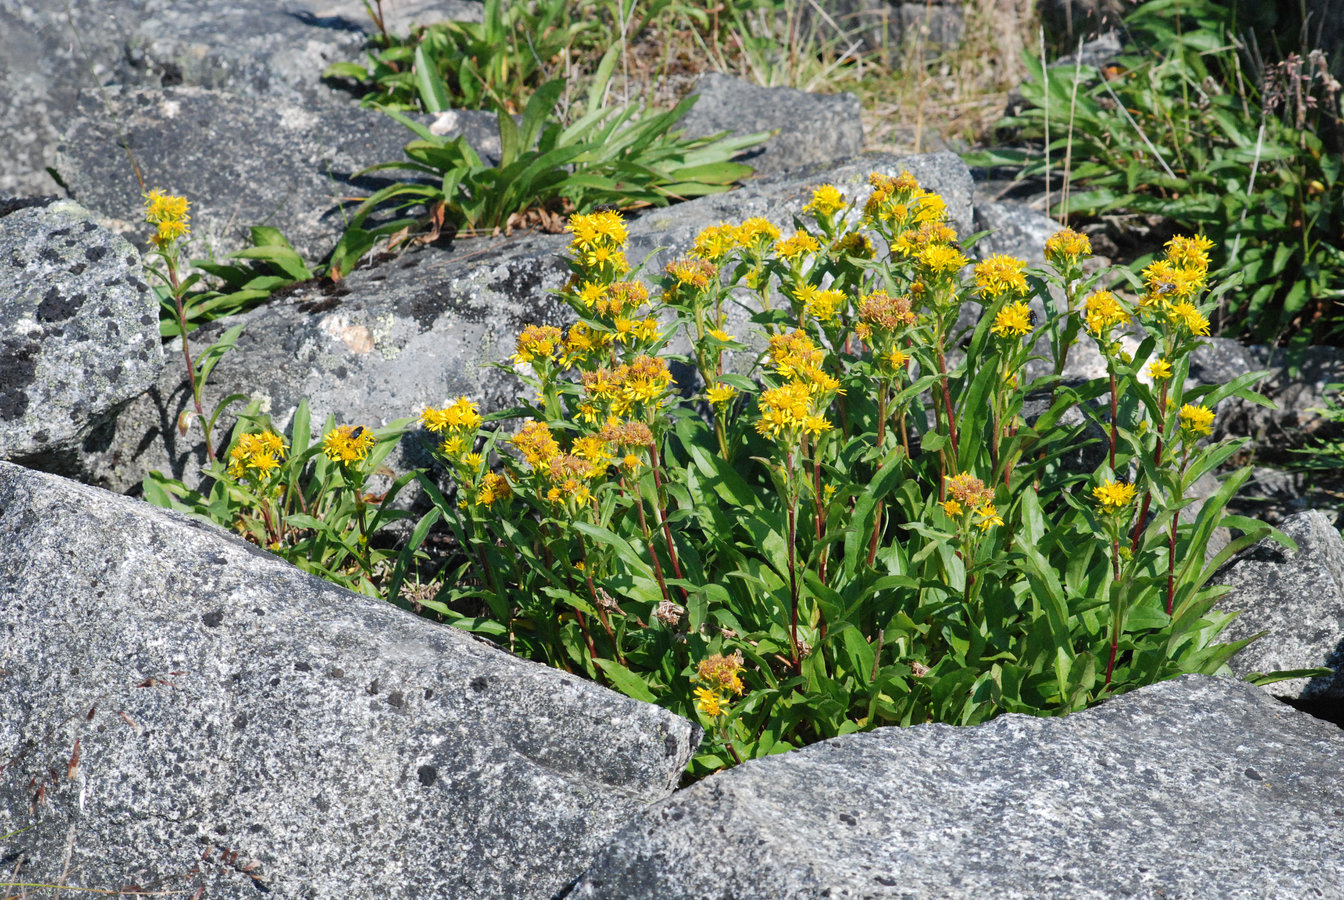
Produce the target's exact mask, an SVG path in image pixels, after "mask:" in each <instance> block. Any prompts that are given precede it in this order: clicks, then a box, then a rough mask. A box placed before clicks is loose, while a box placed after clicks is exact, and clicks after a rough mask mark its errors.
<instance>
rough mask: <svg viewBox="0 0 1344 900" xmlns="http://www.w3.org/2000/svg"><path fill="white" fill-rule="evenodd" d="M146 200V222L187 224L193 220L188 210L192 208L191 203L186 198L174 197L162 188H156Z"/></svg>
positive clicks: (146, 195) (146, 196)
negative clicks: (187, 221)
mask: <svg viewBox="0 0 1344 900" xmlns="http://www.w3.org/2000/svg"><path fill="white" fill-rule="evenodd" d="M144 198H145V221H146V222H150V223H152V224H155V225H157V224H159V223H160V222H185V221H186V220H187V219H189V218H191V217H190V216H189V215H188V214H187V210H188V209H190V208H191V203H190V202H189V201H188V200H187V198H186V197H174V196H172V195H171V194H165V193H164V192H163V191H162V190H161V189H160V188H155V189H154V190H152V191H150V192H149V193H148V194H145V195H144Z"/></svg>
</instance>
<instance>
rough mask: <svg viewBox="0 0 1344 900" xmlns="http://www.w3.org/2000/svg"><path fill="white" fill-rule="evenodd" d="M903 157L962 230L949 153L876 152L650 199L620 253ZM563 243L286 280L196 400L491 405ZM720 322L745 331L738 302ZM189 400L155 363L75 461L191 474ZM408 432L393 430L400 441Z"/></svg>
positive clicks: (962, 198)
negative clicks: (234, 397)
mask: <svg viewBox="0 0 1344 900" xmlns="http://www.w3.org/2000/svg"><path fill="white" fill-rule="evenodd" d="M902 168H908V169H910V170H911V171H912V172H913V173H914V174H915V175H916V176H917V177H918V178H919V179H920V181H921V182H922V183H923V184H925V185H926V186H928V187H929V188H931V189H934V190H937V191H939V192H940V193H942V194H943V196H944V197H945V198H946V200H947V203H948V208H949V212H950V214H951V217H952V220H953V222H954V223H955V224H956V226H957V227H958V229H959V230H961V231H962V232H963V233H965V231H966V229H968V228H969V227H970V219H971V211H970V190H971V180H970V175H969V173H968V172H967V170H966V167H965V166H964V165H962V163H961V161H960V160H959V159H957V158H956V157H955V156H953V155H951V154H933V155H929V156H917V157H904V158H895V157H889V156H873V157H865V158H860V159H858V160H855V161H852V162H850V163H846V164H844V165H842V166H838V167H825V168H816V169H813V170H809V171H808V172H807V173H805V174H802V175H793V176H788V177H779V178H774V179H763V180H761V181H759V182H752V183H751V184H749V185H747V186H745V187H743V188H740V189H738V190H735V191H733V192H732V193H730V194H723V195H715V196H710V197H702V198H699V199H697V200H693V201H690V202H688V203H681V204H678V205H677V206H675V207H672V208H669V209H664V210H652V211H650V212H647V213H645V214H644V215H643V216H641V217H640V218H638V219H636V220H633V221H631V222H630V226H629V233H630V249H629V251H628V254H627V255H628V256H629V258H630V260H631V262H637V261H639V260H643V259H645V258H646V257H648V259H649V262H648V265H647V267H646V269H645V270H644V275H645V277H646V278H656V277H658V276H659V275H660V274H661V272H662V268H663V265H664V264H665V263H666V262H667V261H668V260H670V259H672V258H673V257H675V256H679V255H683V254H685V253H686V251H687V250H688V249H689V248H690V246H691V243H692V241H693V239H694V237H695V235H696V234H697V233H698V232H699V231H700V230H701V229H702V228H704V227H705V226H706V225H711V224H717V223H718V222H720V221H724V220H729V221H734V222H738V221H741V220H743V219H745V218H748V217H751V216H764V217H767V218H769V219H770V220H771V221H773V222H775V223H776V224H777V225H779V226H780V227H781V228H784V229H788V230H789V231H791V230H792V218H791V217H792V216H793V215H796V214H799V213H800V211H801V209H802V206H803V204H804V203H806V202H807V200H808V199H809V197H810V196H811V190H812V188H814V187H816V186H817V185H819V184H822V183H825V182H828V181H830V182H834V183H836V184H838V185H839V186H840V187H841V188H842V189H844V190H845V191H847V192H849V193H850V194H859V195H862V194H863V193H864V192H866V190H867V185H866V179H867V176H868V173H869V172H870V171H873V170H875V169H876V170H881V171H887V172H892V173H896V172H899V171H900V170H901V169H902ZM567 245H568V238H567V236H565V235H530V236H522V237H514V238H510V239H507V240H505V239H502V238H500V239H489V238H483V239H477V240H473V241H461V242H458V243H457V244H455V245H454V246H453V247H452V248H450V249H448V250H445V249H443V248H439V247H427V248H424V249H423V250H421V251H418V252H415V253H410V254H407V255H406V256H404V257H402V258H401V259H400V260H399V261H397V262H394V263H390V264H386V265H381V266H378V267H376V268H371V269H360V270H357V271H355V272H354V273H352V274H351V275H350V276H349V277H348V278H347V279H345V280H344V281H343V282H342V287H341V290H340V291H339V292H337V293H336V294H332V295H327V294H324V293H322V292H321V291H319V290H317V289H316V288H312V289H305V290H300V291H298V292H295V293H291V294H289V295H287V296H286V297H284V298H283V299H282V300H279V301H276V302H273V303H271V304H270V305H268V306H265V307H262V308H259V309H257V310H254V311H252V312H250V313H247V314H245V315H244V316H242V317H239V318H236V319H232V320H230V322H229V323H228V324H233V323H235V322H241V323H243V324H244V331H243V335H242V337H241V338H240V339H239V341H238V344H237V349H236V350H235V351H233V352H232V353H230V354H229V355H228V356H226V357H225V358H224V360H223V361H222V362H221V363H220V364H219V366H218V367H217V368H216V369H215V372H214V374H213V375H212V377H211V382H210V386H209V387H208V390H207V400H209V399H210V398H220V397H224V396H227V395H228V394H231V393H234V392H240V393H243V394H246V395H255V396H257V397H258V398H259V399H262V400H263V401H265V402H266V403H267V404H268V406H269V409H270V412H271V415H272V417H273V418H274V420H275V421H276V423H277V424H279V425H280V426H281V427H284V426H285V425H287V424H288V422H289V421H290V419H291V417H292V415H293V411H294V408H295V407H296V406H297V404H298V401H299V399H300V398H302V397H304V396H307V397H308V398H309V400H310V402H311V404H312V409H313V420H314V422H315V423H319V424H320V423H321V422H322V421H323V419H325V417H326V416H327V414H328V413H331V414H334V415H336V416H337V418H338V419H340V420H341V421H344V422H363V423H365V424H374V425H382V424H385V423H386V422H388V421H390V420H392V419H396V418H400V417H402V416H408V415H413V414H415V413H416V412H418V411H419V410H420V409H423V408H424V407H425V406H426V405H435V406H440V405H443V404H444V403H445V402H447V401H450V400H453V399H456V398H457V396H459V395H461V394H467V395H469V396H471V397H473V398H474V399H476V400H477V401H478V402H480V403H481V404H482V406H483V407H484V408H486V409H489V410H497V409H502V408H505V407H508V406H511V405H512V404H513V403H514V401H515V399H516V396H517V391H518V387H519V382H518V381H517V379H515V378H514V377H513V376H512V375H511V374H510V373H509V372H508V371H502V370H500V369H498V368H486V366H487V365H488V364H490V363H492V362H500V361H505V360H507V359H508V357H509V356H510V355H511V354H512V353H513V350H514V341H515V340H516V338H517V335H518V333H519V332H520V331H521V330H522V328H523V326H524V325H527V324H531V323H537V324H567V323H568V322H570V321H572V318H571V316H570V313H569V310H568V309H567V308H566V307H564V306H563V304H561V303H559V302H558V301H557V300H556V299H555V298H554V297H553V296H552V295H551V294H550V293H549V292H550V291H552V290H555V289H557V288H559V287H560V286H561V285H562V284H563V283H564V280H565V278H566V277H567V269H566V268H565V264H564V259H563V256H562V254H563V253H564V252H565V248H566V246H567ZM735 314H737V313H735ZM743 315H744V314H743ZM730 327H731V328H732V329H735V333H738V334H741V335H744V336H745V335H746V334H747V333H748V330H747V326H746V324H745V320H744V319H743V318H738V319H735V320H733V322H731V323H730ZM220 330H221V329H220V328H219V327H208V328H203V329H201V330H200V331H199V332H197V334H196V337H197V339H198V341H199V342H200V343H201V345H204V344H205V343H207V342H209V341H210V340H213V339H214V338H215V337H216V336H217V335H218V333H219V331H220ZM744 356H745V354H744ZM189 402H190V394H189V392H188V390H187V387H186V385H185V384H184V382H183V379H182V377H181V376H180V375H179V374H178V373H177V372H175V371H169V372H166V373H165V374H164V376H163V377H162V378H161V379H160V380H159V381H158V382H157V383H156V384H155V386H154V387H153V388H152V389H151V390H150V391H149V392H148V393H147V394H146V395H145V396H144V397H141V398H140V399H139V400H137V401H136V402H135V403H133V404H131V405H130V406H129V407H128V408H127V409H126V410H125V411H123V413H122V414H121V415H120V416H119V417H118V419H117V421H116V423H115V424H114V425H113V426H110V427H109V428H108V429H105V430H104V432H103V433H101V434H100V438H101V440H102V446H103V447H105V449H103V450H101V451H99V452H97V453H90V454H88V455H86V457H85V463H86V466H87V469H86V472H85V474H84V476H83V477H84V478H86V479H88V480H91V481H94V482H96V483H99V484H102V485H104V486H106V487H109V488H111V489H113V490H118V491H125V490H128V489H131V488H133V487H135V486H136V485H138V484H139V482H140V480H141V479H142V478H143V477H144V476H145V475H146V474H147V473H148V472H149V471H150V470H151V469H157V470H159V471H162V472H164V473H165V474H169V475H171V476H173V477H175V478H181V479H184V480H185V481H187V482H188V483H189V484H196V483H197V482H198V481H199V467H200V465H201V463H202V461H203V459H204V452H205V451H204V445H203V444H202V442H201V436H200V433H199V431H196V430H193V431H192V432H191V433H190V434H189V435H188V436H187V438H185V439H183V438H181V437H179V436H178V435H177V433H176V431H175V430H174V427H173V426H174V423H175V422H176V421H177V416H178V414H179V413H180V412H181V410H182V409H184V408H185V406H186V404H187V403H189ZM413 447H414V444H413V442H403V447H402V449H399V450H398V451H397V454H402V453H407V452H411V451H412V449H413ZM426 462H427V459H425V458H421V457H415V456H404V455H394V456H393V457H392V458H391V460H390V465H392V466H393V468H395V469H397V470H398V471H404V470H405V468H406V467H407V466H409V465H421V464H425V463H426Z"/></svg>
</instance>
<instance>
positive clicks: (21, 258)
mask: <svg viewBox="0 0 1344 900" xmlns="http://www.w3.org/2000/svg"><path fill="white" fill-rule="evenodd" d="M163 365H164V358H163V349H162V346H161V344H160V343H159V304H158V301H157V300H156V299H155V297H154V294H153V292H151V291H150V289H149V286H148V285H146V284H145V281H144V271H143V269H142V268H141V263H140V254H139V253H138V252H136V250H135V248H133V247H132V246H131V245H130V244H128V243H126V242H125V241H124V240H122V239H121V238H119V237H117V236H116V235H114V234H111V233H110V232H108V231H107V230H106V229H105V228H101V227H99V226H98V225H97V224H96V223H95V222H94V221H93V218H92V217H91V216H90V215H89V213H88V212H87V211H86V210H84V209H83V208H82V207H80V206H79V205H78V204H76V203H73V202H71V201H69V200H52V199H48V200H45V201H39V202H37V203H35V205H31V206H24V207H21V208H17V209H15V208H14V205H13V204H11V205H9V206H7V207H5V208H3V209H0V459H12V460H22V461H24V462H26V463H28V464H32V465H37V466H40V467H42V468H58V467H59V466H60V465H61V464H62V461H63V459H64V457H65V456H67V455H69V454H70V453H72V452H74V451H75V450H76V448H77V447H78V445H79V443H80V442H81V441H82V440H83V439H84V438H85V437H86V436H87V435H88V434H89V433H90V431H91V430H92V429H93V428H94V426H96V425H97V424H99V422H100V421H101V420H102V419H105V418H106V417H107V416H109V415H110V414H112V413H113V412H114V411H115V410H116V408H117V407H118V406H119V405H120V404H122V403H125V402H126V401H127V400H129V399H131V398H132V397H135V396H137V395H139V394H140V393H142V392H143V391H144V390H145V388H147V387H148V386H149V385H150V384H152V383H153V381H154V378H155V377H156V376H157V375H158V374H159V372H160V371H161V370H162V369H163ZM66 462H68V460H67V461H66Z"/></svg>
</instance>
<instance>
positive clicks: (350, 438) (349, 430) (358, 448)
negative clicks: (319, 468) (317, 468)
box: [322, 425, 373, 465]
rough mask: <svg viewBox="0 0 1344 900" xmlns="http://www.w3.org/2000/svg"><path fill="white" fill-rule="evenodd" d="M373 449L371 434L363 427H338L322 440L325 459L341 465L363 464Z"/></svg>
mask: <svg viewBox="0 0 1344 900" xmlns="http://www.w3.org/2000/svg"><path fill="white" fill-rule="evenodd" d="M372 449H373V432H372V431H370V430H369V429H367V428H365V427H364V426H363V425H340V426H337V427H336V428H333V429H332V430H331V431H329V432H327V434H326V436H325V437H323V438H322V452H323V453H325V454H326V455H327V459H329V460H331V461H332V462H338V463H341V464H343V465H345V464H349V463H352V462H363V461H364V460H365V459H367V458H368V455H369V451H370V450H372Z"/></svg>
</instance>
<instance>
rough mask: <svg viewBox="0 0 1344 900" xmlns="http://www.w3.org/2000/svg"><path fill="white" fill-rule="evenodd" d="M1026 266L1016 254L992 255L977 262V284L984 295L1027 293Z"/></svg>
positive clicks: (981, 294)
mask: <svg viewBox="0 0 1344 900" xmlns="http://www.w3.org/2000/svg"><path fill="white" fill-rule="evenodd" d="M1026 268H1027V264H1026V262H1025V261H1024V260H1021V259H1018V258H1017V257H1015V256H1004V255H1002V254H1000V255H998V256H991V257H990V258H989V259H986V260H983V261H981V262H978V263H976V265H975V286H976V287H977V288H978V289H979V290H980V296H982V297H998V296H999V295H1000V294H1005V293H1008V292H1010V291H1011V292H1013V293H1017V294H1025V293H1026V292H1027V278H1026V276H1025V275H1024V274H1023V272H1024V271H1025V270H1026ZM1023 333H1024V334H1025V332H1023Z"/></svg>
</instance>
